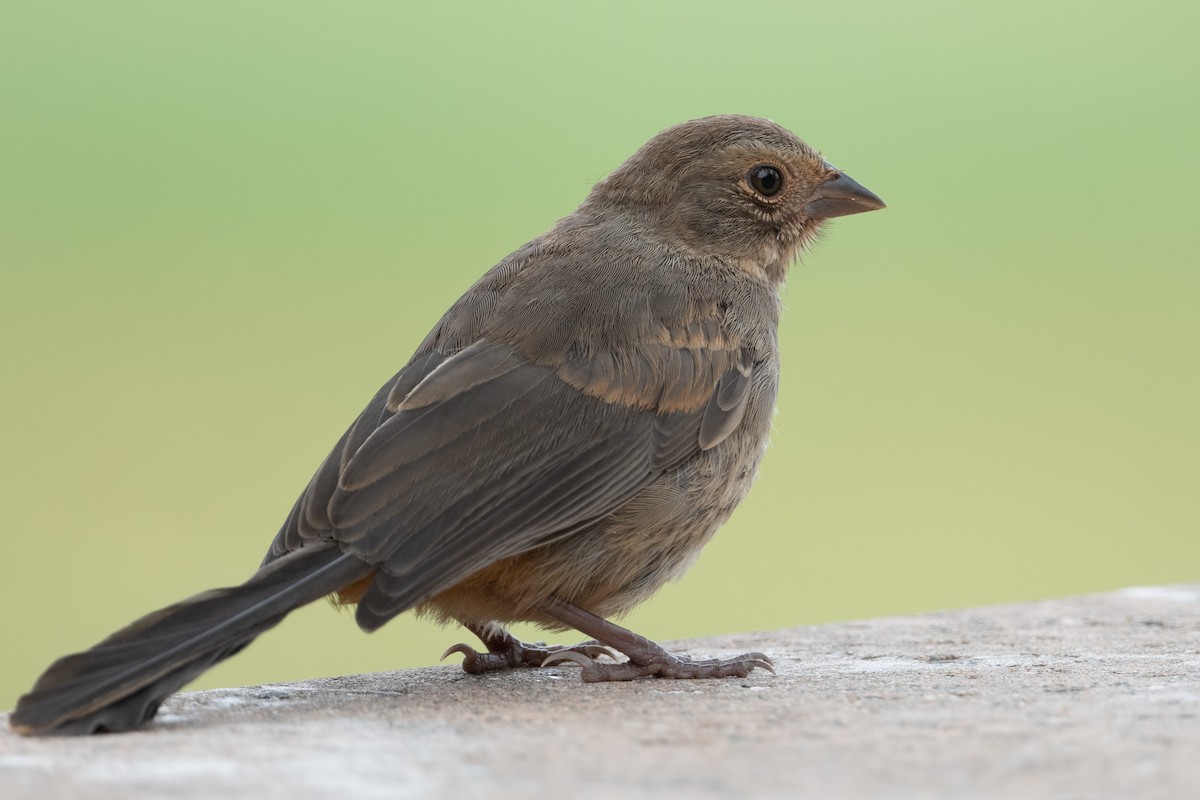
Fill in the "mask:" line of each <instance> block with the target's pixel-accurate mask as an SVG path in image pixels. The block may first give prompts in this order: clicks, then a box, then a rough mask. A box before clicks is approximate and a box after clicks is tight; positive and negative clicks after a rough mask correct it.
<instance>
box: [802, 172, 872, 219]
mask: <svg viewBox="0 0 1200 800" xmlns="http://www.w3.org/2000/svg"><path fill="white" fill-rule="evenodd" d="M825 166H827V167H829V169H831V170H834V173H833V177H832V178H830V179H829V180H827V181H825V183H823V184H821V185H820V186H819V187H818V188H817V191H816V192H815V193H814V194H813V198H812V199H811V200H809V201H808V204H807V205H805V206H804V213H805V214H807V215H808V216H809V217H813V218H815V219H828V218H830V217H844V216H846V215H847V214H861V213H862V212H864V211H876V210H878V209H880V208H887V204H886V203H884V202H883V201H882V200H880V199H879V198H878V197H877V196H876V195H875V193H874V192H872V191H871V190H870V189H868V188H867V187H865V186H863V185H862V184H861V183H859V182H858V181H856V180H854V179H853V178H851V177H850V176H849V175H847V174H846V173H844V172H841V171H838V170H837V168H836V167H834V166H833V165H832V164H826V165H825Z"/></svg>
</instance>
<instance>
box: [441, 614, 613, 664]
mask: <svg viewBox="0 0 1200 800" xmlns="http://www.w3.org/2000/svg"><path fill="white" fill-rule="evenodd" d="M468 627H469V628H470V629H471V631H472V632H474V633H475V635H476V636H478V637H479V638H480V640H481V641H482V642H483V644H484V646H485V647H487V652H485V653H481V652H479V651H478V650H476V649H475V648H473V647H471V646H470V645H467V644H464V643H462V642H460V643H458V644H456V645H452V646H451V647H450V648H448V649H447V650H446V652H444V653H442V658H443V659H444V658H446V657H447V656H449V655H451V654H452V653H462V656H463V661H462V668H463V671H464V672H469V673H471V674H472V675H482V674H483V673H485V672H493V671H495V670H502V669H515V668H518V667H540V666H543V665H544V664H546V663H552V662H549V660H550V659H553V658H554V657H555V656H560V655H563V654H564V653H568V654H570V655H571V656H574V657H578V658H583V659H586V660H587V661H588V663H591V664H595V663H597V662H596V659H597V658H599V657H600V656H608V657H609V658H611V659H613V660H614V661H615V660H616V659H617V658H618V656H619V654H618V653H617V652H616V651H615V650H613V649H612V648H611V647H606V646H605V645H602V644H599V643H598V642H582V643H580V644H577V645H572V646H570V647H563V646H561V645H555V644H546V643H545V642H534V643H533V644H529V643H527V642H522V641H521V640H520V639H518V638H516V637H515V636H513V635H512V634H510V633H508V632H507V631H505V630H503V629H501V628H498V627H496V626H489V627H486V628H484V627H482V626H481V627H479V628H478V629H477V628H476V626H468Z"/></svg>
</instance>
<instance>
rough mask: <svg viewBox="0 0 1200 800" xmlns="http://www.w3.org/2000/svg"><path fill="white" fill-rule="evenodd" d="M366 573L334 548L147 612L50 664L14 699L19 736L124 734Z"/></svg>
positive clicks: (309, 550) (294, 556)
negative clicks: (298, 612) (288, 619)
mask: <svg viewBox="0 0 1200 800" xmlns="http://www.w3.org/2000/svg"><path fill="white" fill-rule="evenodd" d="M370 569H371V568H370V566H369V565H368V564H366V563H365V562H364V561H362V560H361V559H359V558H357V557H355V556H352V555H349V554H345V555H343V554H342V553H341V552H340V551H339V550H338V549H337V547H335V546H333V545H328V546H326V545H313V546H310V547H303V548H301V549H299V550H297V551H295V552H293V553H289V554H287V555H285V556H283V557H281V558H279V559H278V560H276V561H273V562H271V563H270V564H267V565H266V566H264V567H263V568H262V569H260V570H259V571H258V572H257V573H255V574H254V575H253V576H252V577H251V578H250V579H249V580H248V581H246V582H245V583H243V584H242V585H241V586H233V587H230V588H227V589H213V590H212V591H208V592H203V593H202V594H198V595H195V596H194V597H189V598H188V599H187V600H183V601H181V602H178V603H176V604H174V605H171V606H167V607H166V608H164V609H161V610H159V611H155V612H154V613H152V614H148V615H146V616H144V617H142V618H141V619H139V620H137V621H136V622H134V623H132V624H131V625H129V626H127V627H125V628H122V629H121V630H119V631H117V632H116V633H114V634H113V635H112V636H109V637H108V638H107V639H105V640H104V641H102V642H100V643H99V644H97V645H95V646H94V647H92V648H91V649H90V650H85V651H84V652H82V653H75V654H73V655H69V656H64V657H62V658H60V659H59V660H58V661H55V662H54V663H53V664H51V665H50V668H49V669H47V670H46V671H45V672H44V673H43V674H42V676H41V677H40V678H38V680H37V683H36V684H34V686H33V689H32V690H30V692H29V694H27V695H25V696H23V697H22V698H21V699H20V700H19V701H17V707H16V709H15V710H14V711H13V713H12V716H11V717H10V718H9V724H10V725H11V726H12V727H13V729H14V730H16V731H17V732H19V733H23V734H29V735H36V734H87V733H96V732H98V731H125V730H130V729H132V728H136V727H137V726H139V725H141V724H142V723H143V722H146V721H147V720H149V719H150V718H151V717H153V716H154V714H155V713H156V712H157V711H158V706H159V704H160V703H161V702H162V701H163V700H164V699H165V698H166V697H167V696H168V695H170V694H171V693H173V692H175V691H177V690H178V689H179V688H180V687H181V686H183V685H184V684H185V683H187V682H188V681H190V680H192V678H195V677H196V676H197V675H199V674H200V673H201V672H203V671H204V670H206V669H208V668H209V667H211V666H212V665H213V664H215V663H217V662H218V661H220V660H221V659H224V658H228V657H229V656H231V655H233V654H234V653H236V652H238V651H239V650H241V649H242V648H243V647H245V646H246V645H248V644H249V643H250V642H251V641H252V640H253V639H254V638H255V637H256V636H258V635H259V634H260V633H262V632H263V631H265V630H267V629H268V628H270V627H272V626H274V625H276V624H277V623H278V622H279V621H280V620H282V619H283V618H284V617H285V616H287V614H288V612H290V611H292V610H294V609H296V608H299V607H300V606H302V605H304V604H306V603H310V602H312V601H314V600H317V599H319V598H321V597H323V596H325V595H327V594H331V593H333V592H336V591H338V590H339V589H341V588H342V587H344V586H346V585H347V584H350V583H352V582H354V581H356V580H359V579H361V578H363V577H364V576H365V575H367V574H368V573H369V572H370Z"/></svg>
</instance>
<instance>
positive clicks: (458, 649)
mask: <svg viewBox="0 0 1200 800" xmlns="http://www.w3.org/2000/svg"><path fill="white" fill-rule="evenodd" d="M454 653H462V654H463V655H464V656H466V657H467V658H476V657H477V656H478V655H479V651H477V650H475V649H474V648H472V647H471V646H470V645H467V644H464V643H463V642H459V643H458V644H452V645H450V646H449V647H447V648H446V652H444V653H442V657H441V658H439V659H438V661H445V660H446V658H447V657H448V656H450V655H452V654H454Z"/></svg>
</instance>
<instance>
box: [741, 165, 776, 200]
mask: <svg viewBox="0 0 1200 800" xmlns="http://www.w3.org/2000/svg"><path fill="white" fill-rule="evenodd" d="M746 182H747V183H749V184H750V188H751V189H753V190H754V191H756V192H758V193H759V194H761V195H762V196H763V197H770V196H772V195H775V194H778V193H779V190H780V189H782V188H783V175H781V174H779V170H777V169H775V167H772V166H768V165H767V164H759V165H758V166H757V167H755V168H754V169H752V170H750V171H749V172H747V173H746Z"/></svg>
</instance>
